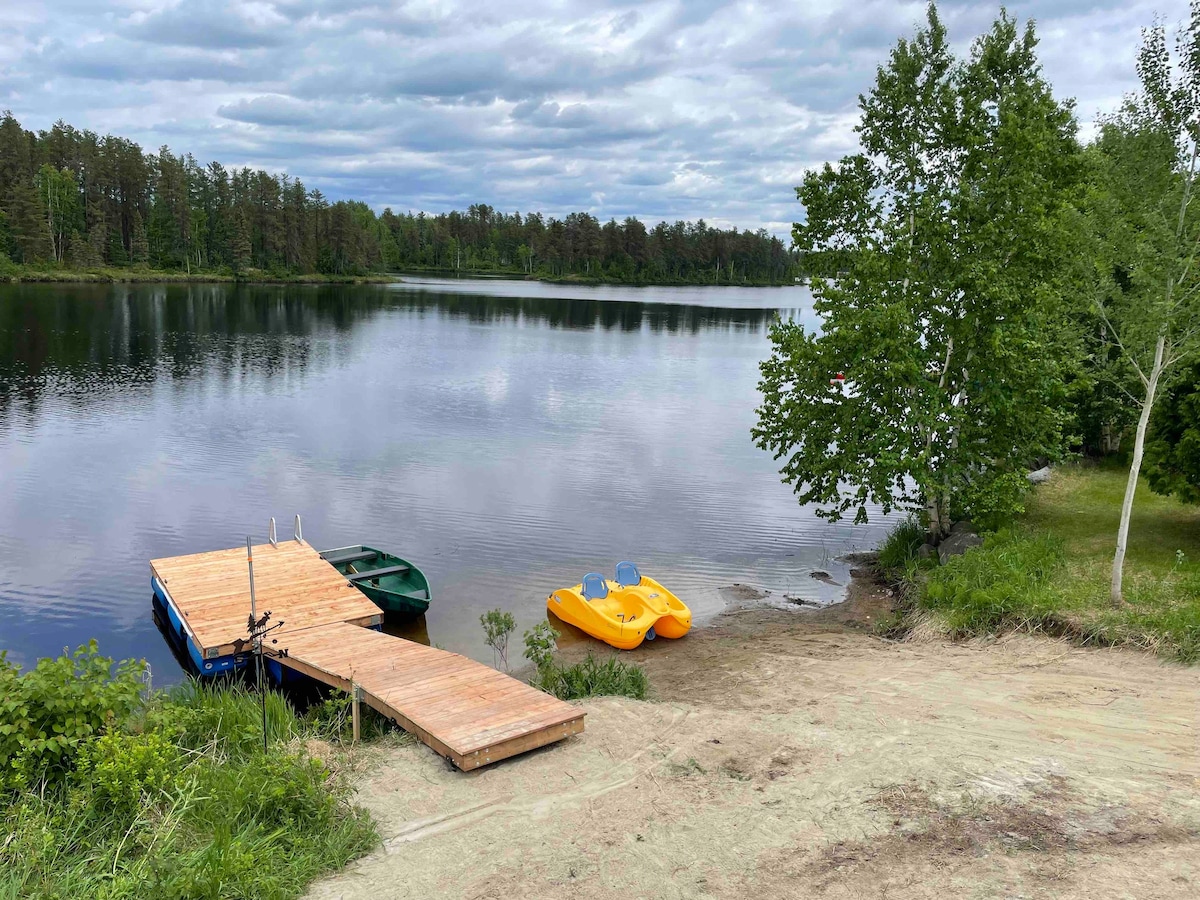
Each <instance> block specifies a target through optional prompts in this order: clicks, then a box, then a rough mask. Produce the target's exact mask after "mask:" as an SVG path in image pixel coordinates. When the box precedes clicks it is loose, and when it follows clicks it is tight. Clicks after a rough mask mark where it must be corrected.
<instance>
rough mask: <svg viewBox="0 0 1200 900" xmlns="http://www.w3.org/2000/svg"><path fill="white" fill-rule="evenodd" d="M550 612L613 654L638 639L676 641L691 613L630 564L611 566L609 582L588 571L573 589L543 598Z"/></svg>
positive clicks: (636, 641) (685, 627)
mask: <svg viewBox="0 0 1200 900" xmlns="http://www.w3.org/2000/svg"><path fill="white" fill-rule="evenodd" d="M546 606H547V607H548V608H549V609H550V612H552V613H554V615H556V616H558V618H560V619H562V620H563V621H564V622H567V623H569V624H571V625H574V626H575V627H576V628H579V629H581V630H583V631H586V632H587V633H588V634H590V635H591V636H592V637H594V638H599V639H600V640H602V641H604V642H605V643H606V644H611V645H612V646H614V647H616V648H617V649H618V650H632V649H633V648H634V647H636V646H638V645H639V644H641V642H642V641H652V640H654V639H655V638H659V637H664V638H679V637H683V636H684V635H685V634H687V631H688V629H689V628H691V627H692V611H691V610H690V609H688V608H687V606H686V605H684V603H683V601H682V600H680V599H679V598H678V597H676V596H675V595H674V594H672V593H671V592H670V591H668V590H667V589H666V588H665V587H663V586H662V585H661V584H659V583H658V582H657V581H655V580H654V579H653V578H649V577H647V576H645V575H642V574H641V573H640V572H639V571H638V569H637V566H635V565H634V564H633V563H631V562H623V563H619V564H618V565H617V578H616V580H615V581H609V580H607V579H606V578H605V577H604V576H603V575H600V574H598V573H596V572H589V573H588V574H587V575H584V576H583V582H582V583H580V584H577V585H575V587H573V588H562V589H560V590H557V591H555V592H554V593H553V594H551V595H550V596H549V597H547V598H546Z"/></svg>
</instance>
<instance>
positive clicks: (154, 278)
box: [0, 266, 399, 284]
mask: <svg viewBox="0 0 1200 900" xmlns="http://www.w3.org/2000/svg"><path fill="white" fill-rule="evenodd" d="M13 269H14V271H5V270H0V283H4V282H7V283H9V284H162V283H185V284H389V283H392V282H395V281H398V280H399V277H398V276H396V275H387V274H370V275H322V274H319V273H313V274H308V275H280V274H278V273H270V272H259V271H254V270H251V271H249V272H242V273H239V274H237V275H232V274H228V273H224V272H176V271H167V270H162V269H113V268H100V269H37V268H27V267H25V266H15V267H13Z"/></svg>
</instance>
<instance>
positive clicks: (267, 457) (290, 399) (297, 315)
mask: <svg viewBox="0 0 1200 900" xmlns="http://www.w3.org/2000/svg"><path fill="white" fill-rule="evenodd" d="M541 287H542V288H543V289H545V288H546V286H541ZM520 289H521V290H525V288H524V287H521V288H520ZM632 295H633V296H636V297H637V298H639V299H638V300H636V301H626V300H620V301H612V300H605V301H603V302H598V301H594V300H588V301H581V300H569V299H567V300H564V299H561V298H554V297H551V296H540V297H535V298H525V297H497V296H488V295H471V296H456V295H451V294H448V293H446V291H445V290H444V289H441V290H439V292H438V293H417V292H413V291H411V290H407V291H405V292H399V291H391V290H387V289H377V288H374V287H362V288H355V289H342V288H339V289H336V290H332V291H328V292H327V291H325V290H324V289H320V290H309V291H305V292H295V291H292V290H291V289H288V288H275V289H272V288H261V289H260V288H255V289H253V290H248V291H244V290H242V289H231V288H230V289H225V288H220V289H206V290H205V291H202V292H199V293H192V292H190V291H189V290H187V289H182V290H180V291H174V290H173V289H169V288H168V289H164V288H156V287H147V288H144V289H141V288H121V289H108V288H105V289H104V290H98V289H82V290H79V291H74V290H72V289H62V288H57V287H56V288H43V289H41V290H40V291H35V292H32V293H30V292H27V291H24V289H20V290H18V292H17V293H16V294H15V295H14V298H15V304H10V306H9V307H8V308H7V311H5V310H0V366H4V365H8V366H10V367H12V366H13V365H14V362H13V360H14V359H16V360H17V363H16V365H17V366H19V368H20V370H21V371H22V372H23V373H24V374H23V376H22V377H23V379H24V384H23V387H22V388H21V390H26V391H27V393H26V394H24V395H21V396H22V399H18V400H17V402H15V403H12V404H10V406H9V407H8V412H7V414H6V413H4V412H3V411H2V407H0V473H3V477H4V478H5V480H6V485H5V486H6V487H9V486H10V485H11V490H8V491H5V492H0V631H3V633H4V635H5V636H6V640H5V641H4V642H0V643H5V642H6V643H10V644H11V643H14V642H15V641H16V640H24V641H26V642H27V643H28V644H29V645H30V646H32V647H36V648H37V652H39V653H52V652H57V651H58V650H59V649H61V647H62V645H63V644H64V643H78V642H79V641H80V640H84V639H86V638H88V637H91V636H93V635H94V634H96V633H99V634H100V635H101V636H103V637H105V639H106V643H105V649H106V651H107V652H124V653H139V654H147V653H149V654H151V656H152V657H153V658H154V659H155V660H156V661H160V660H165V659H166V656H165V648H162V647H161V641H160V639H159V638H158V635H157V632H153V631H152V630H151V629H150V628H149V620H148V618H147V610H148V593H147V587H146V583H147V566H146V562H147V560H149V559H150V558H152V557H156V556H167V555H174V554H178V553H185V552H195V551H199V550H207V549H216V548H219V547H229V546H235V545H237V544H239V543H240V542H241V541H242V540H244V538H245V535H246V534H250V535H252V536H254V538H255V539H256V540H258V539H262V538H263V537H264V536H265V531H266V522H267V518H268V517H269V516H272V515H274V516H276V517H277V519H278V520H279V521H280V522H282V523H287V522H289V521H290V520H291V516H292V515H293V514H294V513H297V512H299V513H301V514H302V515H303V516H304V520H305V534H306V536H307V537H308V538H309V539H310V541H312V543H313V544H314V545H316V546H335V545H346V544H353V543H360V542H361V543H367V544H370V545H372V546H381V547H385V548H388V549H392V550H395V551H397V552H400V553H401V554H403V555H406V556H410V557H411V558H413V559H414V560H417V561H419V562H420V564H421V565H422V567H423V568H425V570H426V572H427V574H428V575H429V576H430V578H431V579H432V580H433V583H434V593H435V602H434V605H433V607H432V608H431V610H430V613H429V615H428V616H427V621H428V627H429V631H430V635H431V638H432V639H433V640H434V641H436V642H438V643H440V644H442V645H443V646H446V647H448V648H450V649H454V650H459V651H463V652H467V653H473V654H476V655H480V656H483V655H486V653H485V650H484V648H482V646H481V645H479V636H478V617H479V613H480V612H482V611H484V610H486V609H490V608H495V607H497V606H500V607H503V608H506V609H511V610H512V611H513V612H514V613H516V614H517V616H518V619H519V620H520V622H521V627H526V626H527V625H530V624H532V623H533V621H536V619H537V617H538V616H540V615H544V600H545V596H546V594H547V593H548V592H549V591H550V590H552V589H554V588H556V587H561V586H562V585H564V584H574V583H576V582H578V581H579V578H580V577H581V576H582V574H583V572H584V571H586V570H588V569H595V568H602V569H605V570H609V569H611V568H612V565H613V564H614V563H615V562H616V561H617V560H618V559H621V558H634V559H636V560H637V561H638V562H639V563H640V564H642V565H643V568H644V569H645V571H647V572H649V573H651V574H653V575H655V577H660V576H661V577H662V579H663V580H664V581H665V582H666V583H668V584H670V585H671V587H672V588H673V589H675V588H677V589H678V591H679V592H681V593H682V594H684V595H686V596H687V598H688V599H689V602H691V603H692V604H693V606H694V607H695V610H696V612H697V614H698V615H700V616H704V615H707V614H711V613H712V612H714V611H716V610H717V609H719V608H720V604H721V603H722V601H721V599H720V591H719V588H720V587H721V586H723V585H726V584H730V583H733V582H743V583H750V584H757V585H761V586H763V587H769V588H772V589H774V590H777V591H787V590H794V589H796V588H797V587H798V586H803V587H805V588H808V589H809V592H810V594H811V593H812V592H814V591H815V593H816V595H817V596H819V598H820V599H826V597H827V595H832V593H834V592H835V589H832V588H829V587H827V586H824V585H819V584H817V583H816V582H812V580H811V579H810V578H809V577H808V573H809V572H810V571H811V570H812V568H814V567H821V568H825V569H827V570H829V571H834V569H833V568H832V567H831V566H830V565H829V563H828V559H829V557H830V556H832V555H837V554H838V553H840V552H844V551H845V550H847V549H861V548H862V547H863V546H864V545H866V546H869V545H870V544H872V543H874V541H875V540H877V539H878V536H879V535H880V534H881V533H882V527H881V526H879V525H876V524H873V525H872V526H870V527H868V528H858V529H855V528H852V527H850V526H847V525H844V524H843V525H830V524H828V523H825V522H823V521H820V520H818V519H816V518H815V517H814V516H813V515H812V513H811V511H809V510H805V509H802V508H800V507H799V506H798V505H797V504H796V503H795V500H794V498H793V496H792V494H791V491H790V490H789V489H788V488H787V487H786V486H785V485H782V484H780V482H779V478H778V475H777V473H776V466H775V463H774V462H773V461H772V460H771V459H770V458H769V456H767V455H766V454H764V453H761V452H760V451H758V450H757V449H755V448H754V447H753V445H752V443H751V441H750V437H749V430H750V426H751V424H752V423H753V419H754V413H753V410H754V407H755V405H756V403H757V393H756V388H755V386H756V383H757V379H758V368H757V366H758V361H759V360H760V359H761V358H762V357H763V356H764V355H765V354H766V352H767V349H768V345H767V341H766V337H765V330H766V327H767V325H768V324H769V322H770V321H772V320H773V318H774V311H773V310H761V309H731V308H727V307H717V306H709V307H680V306H670V305H664V304H661V303H653V302H646V300H647V299H648V298H655V297H657V296H658V294H657V293H656V292H655V291H653V290H648V289H643V290H640V291H637V292H634V293H633V294H632ZM767 295H769V292H768V294H766V295H765V296H767ZM625 296H630V294H629V293H628V292H627V293H626V294H625ZM709 296H711V297H715V298H717V299H716V300H714V301H711V302H716V303H719V302H721V301H720V298H723V297H726V296H727V295H726V294H725V292H724V291H722V290H716V291H713V292H712V294H711V295H709ZM114 306H115V307H119V308H120V310H121V311H122V312H121V314H120V315H119V316H117V315H114V314H113V309H112V308H113V307H114ZM147 308H150V309H152V311H153V315H150V314H149V313H148V312H147ZM14 310H15V312H14ZM17 320H20V321H21V322H22V323H28V322H30V321H32V323H33V326H34V329H35V330H36V331H37V332H38V335H39V340H40V341H41V349H40V350H38V351H37V353H36V354H33V355H32V356H30V355H28V354H27V357H26V358H22V357H20V355H19V354H18V353H17V351H16V346H15V342H16V341H18V340H19V338H18V337H17V336H16V333H15V328H14V322H15V321H17ZM127 322H136V323H138V324H136V325H128V326H127V325H126V324H125V323H127ZM114 323H117V325H119V327H117V325H114ZM117 358H119V359H120V360H121V362H120V365H116V364H114V363H113V360H114V359H117ZM47 373H53V377H47ZM92 384H95V385H97V387H98V389H97V390H91V389H89V388H90V386H91V385H92ZM29 392H32V393H29ZM10 397H11V395H10ZM31 397H32V399H31ZM2 400H3V391H2V390H0V402H2ZM55 546H59V547H64V548H66V550H67V552H66V553H63V554H47V553H46V552H45V548H47V547H55ZM37 598H41V599H40V600H39V599H37ZM45 598H51V600H50V602H51V605H52V606H53V607H54V608H55V610H56V616H57V618H56V619H54V621H53V623H52V624H49V623H48V620H47V621H45V622H44V621H42V620H37V621H34V620H33V617H32V616H31V615H30V613H34V612H36V611H37V604H38V603H39V602H41V603H45V602H47V601H46V600H45ZM8 635H17V636H18V637H17V638H11V637H7V636H8ZM163 664H164V666H168V667H169V663H166V662H164V663H163Z"/></svg>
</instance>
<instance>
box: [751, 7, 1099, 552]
mask: <svg viewBox="0 0 1200 900" xmlns="http://www.w3.org/2000/svg"><path fill="white" fill-rule="evenodd" d="M1036 43H1037V41H1036V37H1035V34H1034V30H1033V26H1032V24H1029V25H1027V26H1026V27H1025V28H1023V29H1022V28H1018V26H1017V23H1016V22H1015V20H1013V19H1011V18H1009V17H1008V16H1007V14H1002V15H1001V17H1000V18H999V19H998V20H997V21H996V22H995V24H994V26H993V27H992V29H991V30H990V31H989V32H988V33H987V34H985V35H983V36H982V37H980V38H979V39H978V40H977V41H976V42H975V43H974V45H973V47H972V49H971V52H970V56H969V58H968V59H967V60H965V61H956V60H955V59H954V57H953V55H952V53H951V50H950V46H949V44H948V42H947V37H946V30H945V28H944V27H943V25H942V23H941V21H940V19H939V17H938V15H937V10H936V7H935V6H934V5H933V4H930V6H929V8H928V12H927V22H926V24H925V26H924V27H922V28H921V29H920V30H918V32H917V33H916V35H915V37H914V38H912V39H911V40H908V39H906V40H901V41H900V42H899V43H898V44H897V45H896V48H895V50H893V52H892V54H891V57H890V58H889V60H888V62H887V64H886V65H884V66H881V67H880V68H879V70H878V74H877V76H876V79H875V84H874V87H873V88H872V89H871V91H870V92H869V93H867V94H865V95H863V96H862V97H860V108H861V111H862V117H861V123H860V125H859V126H858V134H859V138H860V141H861V144H862V152H860V153H858V154H855V155H852V156H848V157H846V158H844V159H842V160H841V161H840V162H839V163H838V164H837V165H826V166H824V167H823V168H822V169H820V170H817V171H812V172H809V173H808V174H807V175H806V176H805V178H804V182H803V184H802V185H801V186H800V187H799V188H797V195H798V197H799V199H800V202H801V203H802V204H803V206H804V213H805V221H804V222H802V223H799V224H797V225H796V226H795V228H794V230H793V237H794V240H795V243H796V246H797V248H798V249H799V250H800V251H801V252H802V253H803V254H805V258H806V259H812V258H816V259H822V258H824V259H828V260H830V261H831V262H832V261H836V264H833V265H830V266H828V267H821V268H822V270H823V271H825V272H826V273H827V276H826V277H814V278H813V281H812V288H813V294H814V297H815V308H816V312H817V313H818V315H819V317H820V320H821V325H820V329H819V331H818V332H816V333H812V332H808V331H806V330H805V329H804V328H803V327H802V326H801V325H800V324H798V323H795V322H784V323H781V324H779V325H777V326H776V327H775V328H774V329H773V330H772V334H771V341H772V354H771V356H770V358H769V359H767V360H766V361H765V362H763V363H762V366H761V371H762V380H761V382H760V390H761V392H762V398H763V400H762V405H761V406H760V407H759V409H758V424H757V425H756V427H755V428H754V430H753V436H754V439H755V440H756V442H757V443H758V445H759V446H760V447H762V448H764V449H766V450H769V451H771V452H772V453H773V454H774V456H775V458H776V459H777V460H782V462H783V464H782V469H781V474H782V476H783V479H784V481H786V482H788V483H791V484H792V485H793V486H794V488H795V491H796V494H797V496H798V499H799V500H800V502H801V503H815V504H818V506H819V510H818V511H819V514H822V515H825V516H827V517H829V518H834V519H836V518H840V517H841V516H842V515H844V514H845V513H847V512H848V511H850V510H854V511H855V520H856V521H865V520H866V517H867V506H868V504H872V503H874V504H878V505H880V506H881V507H882V508H883V510H884V511H885V512H886V511H888V510H890V509H892V508H893V507H896V506H899V507H902V508H913V509H921V510H923V511H924V515H925V518H926V520H927V524H928V529H929V540H930V541H931V542H934V543H936V542H937V541H938V540H939V539H940V538H941V537H942V536H943V535H944V534H945V533H946V532H947V530H948V529H949V526H950V524H951V516H952V515H953V514H954V513H955V511H959V512H962V513H965V514H968V515H986V514H990V513H1004V512H1008V511H1012V510H1013V509H1015V508H1017V507H1018V506H1019V502H1020V496H1021V493H1022V491H1023V489H1024V485H1025V481H1026V480H1025V477H1024V475H1025V471H1026V466H1027V463H1028V462H1030V461H1031V460H1033V459H1035V458H1038V457H1042V456H1055V455H1057V453H1058V452H1059V450H1060V448H1061V444H1062V424H1063V421H1064V415H1063V403H1062V399H1063V390H1064V386H1063V379H1062V363H1063V359H1064V357H1065V356H1066V355H1067V351H1066V349H1065V348H1064V346H1062V341H1063V337H1064V335H1065V334H1066V332H1065V331H1064V329H1063V328H1061V327H1060V326H1061V323H1062V322H1063V316H1062V315H1061V310H1062V302H1061V297H1062V293H1063V292H1062V283H1061V281H1062V260H1063V259H1064V258H1067V256H1068V252H1069V243H1068V241H1069V239H1070V237H1071V235H1072V234H1074V233H1075V230H1076V229H1075V227H1074V225H1073V223H1072V221H1071V218H1072V215H1073V213H1072V204H1071V203H1070V202H1069V201H1070V192H1071V190H1072V189H1073V187H1074V186H1075V185H1076V184H1077V180H1078V177H1079V172H1080V168H1079V166H1078V159H1079V152H1078V146H1077V144H1076V141H1075V122H1074V119H1073V117H1072V114H1071V110H1070V108H1069V106H1067V105H1064V104H1060V103H1058V102H1056V101H1055V99H1054V97H1053V96H1052V94H1051V91H1050V88H1049V86H1048V85H1047V84H1046V82H1045V80H1044V79H1043V77H1042V75H1041V70H1040V67H1039V65H1038V63H1037V58H1036V53H1035V48H1036ZM831 272H832V274H830V273H831ZM839 373H841V374H844V381H843V380H842V379H840V378H839Z"/></svg>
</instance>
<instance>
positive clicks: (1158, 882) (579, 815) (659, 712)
mask: <svg viewBox="0 0 1200 900" xmlns="http://www.w3.org/2000/svg"><path fill="white" fill-rule="evenodd" d="M887 605H888V597H887V596H886V593H885V590H884V588H882V587H881V586H878V585H875V584H874V583H872V582H869V581H865V580H859V581H857V582H856V584H855V585H854V586H853V588H852V591H851V598H850V600H849V601H848V602H847V603H845V604H842V605H841V606H838V607H833V608H830V609H828V610H823V611H820V612H816V613H812V612H794V611H786V610H763V609H757V610H756V609H746V610H741V611H738V612H735V613H731V614H727V615H724V616H722V617H720V618H719V619H718V620H717V621H716V622H714V623H713V624H711V625H710V626H708V627H706V628H703V629H698V630H696V631H694V632H693V633H692V634H690V635H689V636H688V637H686V638H685V639H683V640H681V641H679V642H676V643H668V642H666V641H657V642H655V643H654V644H653V645H648V646H646V647H645V648H643V649H640V650H639V651H635V652H634V653H633V654H630V656H631V658H635V659H636V660H637V661H638V662H640V663H641V664H643V665H644V666H645V667H646V670H647V672H648V674H649V676H650V679H651V683H652V685H653V689H654V694H655V699H654V700H653V701H652V702H641V703H639V702H635V701H629V700H623V699H604V700H597V701H592V702H588V703H584V704H582V705H583V707H584V708H585V709H586V710H587V713H588V716H587V731H586V733H585V734H583V735H581V736H579V737H577V738H572V739H570V740H569V741H568V742H566V743H564V744H560V745H558V746H555V747H551V748H547V749H544V750H542V751H538V752H536V753H533V754H529V755H526V756H524V757H521V758H517V759H514V760H510V761H507V762H504V763H500V764H498V765H496V766H493V767H491V768H488V769H485V770H482V771H480V772H478V773H473V774H470V775H464V774H462V773H459V772H455V771H453V770H451V769H450V768H448V766H447V764H446V763H444V762H443V761H441V760H439V759H438V758H437V757H435V756H434V755H433V754H432V753H430V752H429V751H428V750H427V749H426V748H424V747H422V746H412V747H405V748H401V749H393V750H386V751H384V750H369V751H365V752H364V754H363V756H364V758H363V759H361V760H360V762H361V767H360V768H359V771H360V772H361V773H362V774H361V776H360V780H359V792H358V793H359V796H358V800H359V802H360V803H362V804H363V805H364V806H366V807H367V808H368V809H370V810H371V812H372V814H373V815H374V816H375V817H376V819H377V821H378V822H379V824H380V829H381V832H382V834H383V837H384V843H383V846H382V847H381V848H380V849H379V850H378V851H376V852H375V853H374V854H372V855H371V856H369V857H367V858H366V859H363V860H361V861H360V862H358V863H356V864H354V865H353V866H351V867H350V868H348V869H347V870H345V871H343V872H341V873H339V874H337V875H336V876H333V877H331V878H328V879H326V880H325V881H323V882H321V883H318V884H317V885H315V886H314V887H313V889H312V890H311V892H310V895H309V896H310V897H312V898H345V900H350V898H370V900H380V898H391V897H435V896H436V897H442V896H445V897H464V898H502V897H503V898H510V897H548V898H549V897H570V898H608V897H629V898H635V897H728V898H738V900H749V898H759V897H764V898H772V897H796V898H801V897H836V898H841V897H847V898H849V897H884V896H886V897H891V898H906V897H912V898H926V897H928V898H933V897H945V896H947V895H956V896H958V897H963V898H977V897H978V898H983V897H989V898H990V897H1047V898H1049V897H1054V898H1109V897H1111V898H1118V897H1120V898H1126V897H1128V898H1138V900H1147V898H1157V897H1181V898H1182V897H1196V896H1200V745H1198V741H1197V733H1198V729H1200V670H1196V669H1187V668H1182V667H1179V666H1176V665H1173V664H1167V663H1162V662H1159V661H1158V660H1156V659H1154V658H1152V657H1149V656H1145V655H1141V654H1137V653H1135V652H1130V651H1119V650H1117V651H1114V650H1090V649H1083V648H1079V647H1074V646H1071V645H1069V644H1064V643H1059V642H1056V641H1052V640H1049V639H1043V638H1033V637H1027V636H1012V637H1009V638H1005V639H1002V640H999V641H991V642H986V643H985V642H977V643H968V644H958V645H951V644H947V643H944V642H941V641H933V642H928V643H912V642H907V643H891V642H887V641H883V640H880V639H878V638H876V637H873V636H871V634H870V632H869V626H870V622H871V621H872V620H873V619H874V618H876V617H878V616H879V615H880V614H882V613H884V612H886V609H887Z"/></svg>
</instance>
